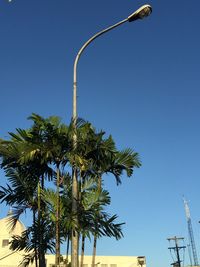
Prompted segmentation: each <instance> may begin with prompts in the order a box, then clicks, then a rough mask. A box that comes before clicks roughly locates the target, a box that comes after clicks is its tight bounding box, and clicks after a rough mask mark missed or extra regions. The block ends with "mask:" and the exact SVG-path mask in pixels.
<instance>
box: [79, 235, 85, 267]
mask: <svg viewBox="0 0 200 267" xmlns="http://www.w3.org/2000/svg"><path fill="white" fill-rule="evenodd" d="M84 254H85V236H84V235H82V241H81V262H80V267H83V262H84Z"/></svg>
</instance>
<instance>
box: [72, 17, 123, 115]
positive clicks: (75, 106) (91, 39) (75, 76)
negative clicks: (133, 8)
mask: <svg viewBox="0 0 200 267" xmlns="http://www.w3.org/2000/svg"><path fill="white" fill-rule="evenodd" d="M127 21H128V18H126V19H124V20H122V21H120V22H118V23H116V24H114V25H112V26H110V27H108V28H106V29H104V30H102V31H100V32H98V33H96V34H95V35H94V36H92V37H91V38H90V39H89V40H88V41H87V42H85V44H84V45H83V46H82V47H81V49H80V50H79V52H78V54H77V56H76V58H75V61H74V83H73V84H74V91H73V92H74V93H73V120H76V118H77V103H76V99H77V65H78V61H79V58H80V56H81V54H82V53H83V51H84V50H85V48H86V47H87V46H88V45H89V44H90V43H91V42H92V41H94V40H95V39H96V38H97V37H99V36H101V35H102V34H104V33H106V32H108V31H110V30H112V29H114V28H116V27H118V26H120V25H121V24H123V23H125V22H127Z"/></svg>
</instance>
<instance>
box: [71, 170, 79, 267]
mask: <svg viewBox="0 0 200 267" xmlns="http://www.w3.org/2000/svg"><path fill="white" fill-rule="evenodd" d="M77 213H78V172H77V169H76V167H75V166H74V167H73V171H72V215H73V216H74V222H75V228H73V229H72V237H71V242H72V246H71V266H72V267H79V262H78V254H79V234H78V231H77V228H78V214H77Z"/></svg>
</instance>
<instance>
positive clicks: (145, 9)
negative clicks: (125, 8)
mask: <svg viewBox="0 0 200 267" xmlns="http://www.w3.org/2000/svg"><path fill="white" fill-rule="evenodd" d="M151 13H152V7H151V6H150V5H143V6H141V7H140V8H138V10H136V11H135V12H134V13H132V14H131V15H130V16H128V21H129V22H131V21H134V20H137V19H143V18H145V17H148V16H149V15H150V14H151Z"/></svg>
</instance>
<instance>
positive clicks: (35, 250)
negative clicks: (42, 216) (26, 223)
mask: <svg viewBox="0 0 200 267" xmlns="http://www.w3.org/2000/svg"><path fill="white" fill-rule="evenodd" d="M35 213H36V211H35V207H33V229H34V236H35V240H34V253H35V267H38V251H37V238H36V237H37V229H36V227H35V226H36V216H35V215H36V214H35Z"/></svg>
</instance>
